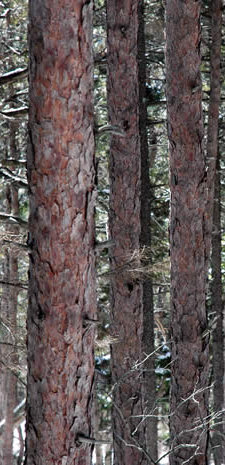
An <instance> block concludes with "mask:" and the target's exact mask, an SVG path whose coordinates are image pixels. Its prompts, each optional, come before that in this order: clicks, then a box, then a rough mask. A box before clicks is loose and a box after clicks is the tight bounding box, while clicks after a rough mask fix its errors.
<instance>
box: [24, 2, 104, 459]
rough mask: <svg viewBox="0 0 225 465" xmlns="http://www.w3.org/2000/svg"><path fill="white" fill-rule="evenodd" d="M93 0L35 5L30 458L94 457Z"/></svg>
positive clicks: (32, 4)
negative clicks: (90, 439)
mask: <svg viewBox="0 0 225 465" xmlns="http://www.w3.org/2000/svg"><path fill="white" fill-rule="evenodd" d="M91 24H92V2H91V1H90V2H87V1H86V0H80V1H77V2H74V1H72V0H66V1H65V0H64V1H58V0H57V1H56V0H51V1H50V0H44V1H38V0H31V1H30V9H29V46H30V71H29V78H30V112H29V148H28V163H27V164H28V181H29V187H30V220H29V230H30V233H29V246H30V249H31V252H30V285H29V309H28V321H27V326H28V400H27V439H26V464H27V465H35V464H38V465H41V464H43V465H75V464H76V465H78V464H79V465H89V464H90V462H91V446H90V444H87V443H85V444H84V443H81V442H80V441H79V437H81V436H85V437H90V436H91V429H92V425H91V409H92V393H93V377H94V359H93V348H94V327H93V326H94V325H91V324H88V321H87V320H91V319H95V318H96V314H95V312H96V303H95V279H94V276H95V258H94V199H95V186H94V179H95V169H94V138H93V106H92V52H91V48H92V42H91Z"/></svg>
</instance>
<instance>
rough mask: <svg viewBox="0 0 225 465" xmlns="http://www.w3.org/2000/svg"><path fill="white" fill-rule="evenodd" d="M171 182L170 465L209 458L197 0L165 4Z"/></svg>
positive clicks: (195, 463)
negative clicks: (207, 449)
mask: <svg viewBox="0 0 225 465" xmlns="http://www.w3.org/2000/svg"><path fill="white" fill-rule="evenodd" d="M166 34H167V43H166V66H167V105H168V136H169V142H170V177H171V181H170V186H171V213H170V215H171V217H170V247H171V336H172V364H171V367H172V373H171V374H172V387H171V416H170V433H171V449H172V452H171V455H170V463H171V465H181V464H183V463H188V465H200V464H201V465H203V464H204V465H205V464H206V463H207V453H206V448H207V438H208V433H207V415H208V366H209V362H208V337H207V336H205V331H206V329H207V318H206V305H205V293H206V275H207V260H206V257H207V256H208V253H209V251H208V249H207V245H206V242H207V241H206V237H205V236H206V234H205V223H206V201H207V198H206V167H205V160H204V153H203V144H202V140H203V121H202V107H201V98H202V93H201V75H200V64H201V57H200V2H196V1H194V0H190V1H189V2H183V1H181V0H170V1H168V2H167V7H166Z"/></svg>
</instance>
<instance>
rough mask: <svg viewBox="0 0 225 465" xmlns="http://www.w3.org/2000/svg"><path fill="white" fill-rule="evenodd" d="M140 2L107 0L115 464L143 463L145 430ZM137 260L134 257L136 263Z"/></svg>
mask: <svg viewBox="0 0 225 465" xmlns="http://www.w3.org/2000/svg"><path fill="white" fill-rule="evenodd" d="M138 6H139V1H138V0H134V1H132V0H122V1H118V0H108V2H107V29H108V107H109V119H110V124H112V125H116V126H119V127H120V128H121V129H122V130H123V131H124V137H120V136H115V135H114V136H112V139H111V144H110V168H109V169H110V183H111V192H110V214H109V229H110V236H111V238H112V239H113V241H114V243H115V246H113V247H112V248H111V249H110V255H111V256H110V259H111V270H112V279H111V305H112V328H113V334H114V335H116V338H117V340H116V343H115V344H113V345H112V351H111V364H112V365H111V367H112V381H113V408H112V424H113V438H114V464H115V465H123V464H124V465H125V464H126V465H127V464H129V465H132V464H134V465H136V464H139V465H141V464H144V463H147V462H146V460H147V459H146V458H145V456H144V454H143V452H142V451H141V450H139V449H138V447H139V446H143V445H144V432H143V430H142V426H139V427H138V425H139V423H140V421H141V418H138V419H137V418H134V417H133V416H135V415H142V413H143V409H142V395H141V390H142V369H143V367H142V366H139V369H135V365H136V362H140V360H141V359H142V328H143V316H142V285H141V284H140V283H139V282H138V279H137V278H138V275H137V274H136V275H135V269H134V268H135V266H134V264H133V265H131V266H129V265H128V264H127V263H128V262H129V260H130V258H131V256H132V255H133V254H134V253H135V251H136V252H137V253H138V251H139V248H140V232H141V229H140V194H141V184H140V177H141V158H140V135H139V91H138V59H137V53H138V49H137V39H138V28H139V24H138V23H139V21H138ZM137 263H138V260H137V261H136V265H137Z"/></svg>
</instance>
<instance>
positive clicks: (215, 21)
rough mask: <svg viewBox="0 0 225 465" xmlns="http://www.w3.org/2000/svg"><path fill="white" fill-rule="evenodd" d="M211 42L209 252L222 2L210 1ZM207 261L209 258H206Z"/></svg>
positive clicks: (219, 71) (215, 150)
mask: <svg viewBox="0 0 225 465" xmlns="http://www.w3.org/2000/svg"><path fill="white" fill-rule="evenodd" d="M211 14H212V27H211V35H212V40H211V43H210V98H209V108H208V133H207V159H208V172H207V183H208V204H207V212H208V217H207V223H206V226H207V233H208V234H207V241H208V247H207V249H208V251H209V253H210V250H211V232H212V219H213V201H214V183H215V175H216V160H217V154H218V126H219V108H220V94H221V41H222V0H212V1H211ZM208 260H209V257H208Z"/></svg>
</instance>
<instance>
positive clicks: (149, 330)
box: [138, 1, 158, 461]
mask: <svg viewBox="0 0 225 465" xmlns="http://www.w3.org/2000/svg"><path fill="white" fill-rule="evenodd" d="M144 25H145V23H144V2H143V1H140V6H139V31H138V63H139V131H140V147H141V236H140V244H141V247H142V248H143V256H144V259H143V266H144V267H146V265H147V266H148V265H150V262H151V258H150V248H151V186H150V172H149V165H150V160H149V156H150V157H151V154H152V152H153V151H152V150H151V151H150V154H149V147H148V136H147V107H146V58H145V31H144ZM151 139H152V137H151ZM143 353H144V354H148V355H150V354H153V353H154V307H153V287H152V280H151V278H150V277H148V276H147V275H146V276H144V278H143ZM142 368H143V402H144V411H145V413H146V419H145V421H144V426H145V441H146V449H147V451H148V453H149V455H150V456H151V457H152V458H153V459H154V461H156V460H157V455H158V452H157V439H158V435H157V407H156V380H155V356H154V355H152V356H151V357H149V358H148V359H147V360H146V362H145V363H144V365H143V367H142ZM151 415H152V416H151Z"/></svg>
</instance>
